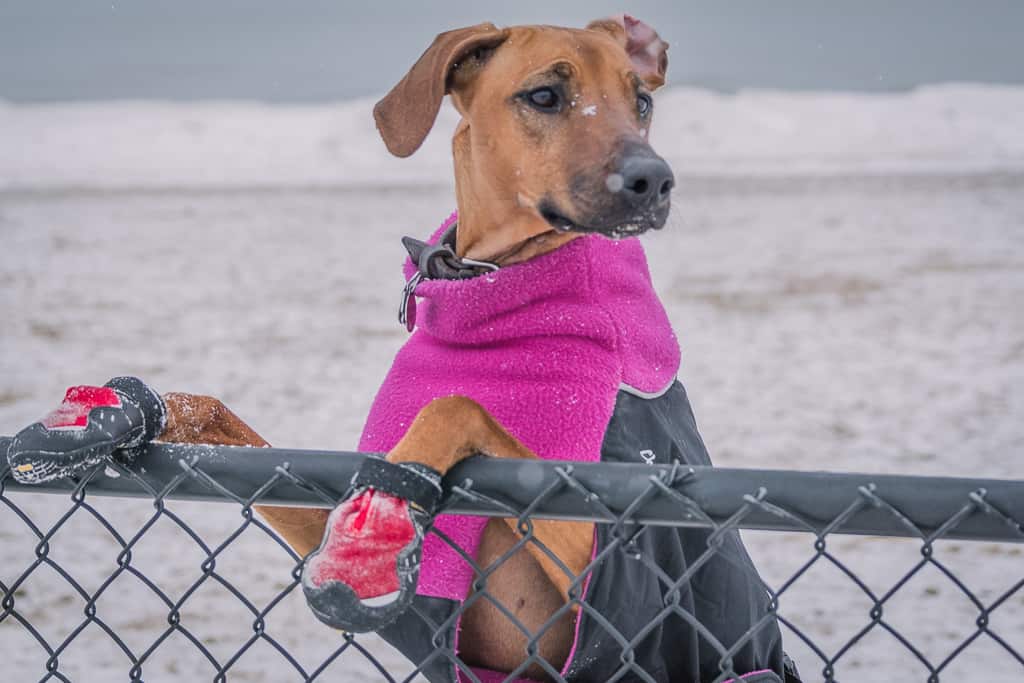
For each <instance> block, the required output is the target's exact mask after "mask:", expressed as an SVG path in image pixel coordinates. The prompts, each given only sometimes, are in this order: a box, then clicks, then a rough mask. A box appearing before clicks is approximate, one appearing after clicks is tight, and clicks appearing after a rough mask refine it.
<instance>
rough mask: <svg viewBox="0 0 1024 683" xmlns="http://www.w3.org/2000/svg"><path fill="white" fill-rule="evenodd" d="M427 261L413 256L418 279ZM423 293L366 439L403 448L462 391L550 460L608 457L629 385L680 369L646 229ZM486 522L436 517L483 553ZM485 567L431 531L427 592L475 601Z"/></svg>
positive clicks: (656, 384) (654, 384)
mask: <svg viewBox="0 0 1024 683" xmlns="http://www.w3.org/2000/svg"><path fill="white" fill-rule="evenodd" d="M455 220H456V215H455V214H452V216H451V217H449V218H448V220H447V221H445V222H444V223H443V224H442V225H441V227H440V228H439V229H438V230H437V232H435V233H434V235H433V237H432V238H431V242H436V240H437V239H439V237H440V235H441V234H442V233H443V232H444V231H445V230H446V229H447V228H448V227H450V226H451V225H452V223H454V222H455ZM415 272H416V268H415V266H414V265H413V263H412V262H411V261H410V260H408V259H407V260H406V263H405V276H406V279H409V278H411V277H412V275H413V274H414V273H415ZM415 294H416V296H417V297H419V298H420V299H421V300H420V302H419V305H418V314H417V329H416V330H415V331H414V332H413V334H412V336H411V337H410V338H409V340H408V341H407V342H406V344H405V345H404V346H403V347H402V349H401V350H400V351H399V352H398V355H397V356H396V358H395V362H394V364H393V365H392V367H391V371H390V372H389V373H388V375H387V378H386V379H385V380H384V384H383V386H382V387H381V390H380V392H379V393H378V394H377V397H376V399H375V400H374V403H373V406H372V408H371V409H370V415H369V417H368V419H367V422H366V426H365V428H364V430H363V435H362V439H361V440H360V442H359V450H360V451H364V452H367V451H376V452H385V451H388V450H390V449H391V448H392V447H393V446H394V445H395V444H396V443H397V442H398V440H399V439H400V438H401V437H402V436H403V435H404V434H405V431H406V429H408V427H409V425H410V424H411V423H412V420H413V418H414V417H415V416H416V414H417V413H418V412H419V410H420V409H421V408H422V407H423V406H425V405H426V404H427V403H429V402H430V401H431V400H433V399H435V398H440V397H444V396H453V395H462V396H468V397H469V398H472V399H473V400H475V401H477V402H478V403H480V404H481V405H482V406H483V407H484V408H486V409H487V410H488V411H489V412H490V413H491V414H492V415H493V416H494V417H495V418H496V419H497V420H498V422H500V423H501V424H502V425H503V426H504V427H505V428H506V429H507V430H508V431H509V432H510V433H511V434H512V435H514V436H515V437H516V438H517V439H519V440H520V441H521V442H522V443H523V444H524V445H526V446H527V447H528V448H529V449H531V450H532V451H534V452H535V453H537V454H538V455H539V456H540V457H542V458H551V459H560V460H573V461H597V460H600V453H601V442H602V440H603V438H604V433H605V430H606V428H607V426H608V422H609V420H610V419H611V415H612V411H613V410H614V407H615V397H616V394H617V392H618V391H619V389H620V388H621V387H622V386H623V385H627V386H629V387H632V388H633V389H634V390H638V391H640V392H645V393H657V392H661V391H662V390H663V389H665V388H666V387H667V386H668V385H669V384H670V383H671V382H672V381H673V380H674V378H675V376H676V372H677V370H678V368H679V346H678V344H677V342H676V338H675V335H674V334H673V332H672V329H671V326H670V325H669V322H668V317H667V316H666V314H665V310H664V308H663V307H662V305H661V302H660V301H659V300H658V297H657V295H656V294H655V293H654V289H653V287H652V285H651V278H650V273H649V272H648V269H647V261H646V258H645V257H644V252H643V248H642V247H641V245H640V242H639V241H638V240H637V239H636V238H632V239H625V240H621V241H612V240H609V239H607V238H605V237H601V236H598V235H587V236H584V237H580V238H577V239H575V240H573V241H572V242H569V243H568V244H566V245H565V246H563V247H561V248H559V249H556V250H555V251H552V252H549V253H546V254H543V255H541V256H538V257H536V258H534V259H531V260H529V261H526V262H524V263H519V264H515V265H512V266H508V267H506V268H502V269H500V270H497V271H494V272H491V273H486V274H484V275H480V276H478V277H475V278H472V279H468V280H425V281H423V282H421V283H420V284H419V286H418V287H417V288H416V292H415ZM486 523H487V520H486V519H485V518H483V517H464V516H451V515H442V516H439V517H438V518H437V520H436V521H435V527H436V528H438V529H439V530H440V531H442V532H444V533H445V534H446V535H447V536H448V537H449V538H451V539H452V540H453V541H454V542H455V543H457V544H458V545H459V546H460V547H461V548H463V549H464V550H465V551H466V553H468V554H469V555H470V556H474V555H475V553H476V550H477V547H478V545H479V542H480V536H481V533H482V532H483V528H484V526H485V525H486ZM472 579H473V571H472V569H471V568H470V566H469V565H467V564H466V563H465V562H464V561H463V560H462V559H461V557H460V556H459V555H458V553H456V552H455V551H454V550H452V549H451V548H450V547H449V546H448V545H447V544H445V543H444V542H443V541H441V540H440V539H439V538H438V537H437V536H435V535H433V534H428V535H427V537H426V539H425V541H424V546H423V563H422V565H421V571H420V580H419V589H418V592H419V594H421V595H428V596H435V597H442V598H448V599H451V600H457V601H462V600H464V599H465V598H466V596H467V593H468V591H469V587H470V583H471V581H472Z"/></svg>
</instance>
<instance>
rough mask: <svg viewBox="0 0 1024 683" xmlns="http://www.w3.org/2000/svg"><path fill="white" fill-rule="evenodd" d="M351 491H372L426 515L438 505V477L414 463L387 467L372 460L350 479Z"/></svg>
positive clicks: (360, 467) (440, 491) (382, 460)
mask: <svg viewBox="0 0 1024 683" xmlns="http://www.w3.org/2000/svg"><path fill="white" fill-rule="evenodd" d="M352 487H353V488H354V489H362V488H372V489H373V490H375V491H380V492H381V493H387V494H390V495H392V496H397V497H398V498H401V499H402V500H407V501H409V502H410V503H412V504H413V505H415V506H416V507H418V508H420V509H421V510H423V511H424V512H426V513H427V514H433V512H434V511H435V510H436V509H437V505H438V503H439V502H441V494H442V489H441V473H440V472H438V471H437V470H435V469H433V468H432V467H428V466H427V465H421V464H420V463H417V462H403V463H397V464H396V463H390V462H388V461H387V460H384V458H383V457H381V456H371V457H368V458H366V459H365V460H363V464H362V465H360V466H359V469H358V470H356V473H355V475H354V476H353V477H352Z"/></svg>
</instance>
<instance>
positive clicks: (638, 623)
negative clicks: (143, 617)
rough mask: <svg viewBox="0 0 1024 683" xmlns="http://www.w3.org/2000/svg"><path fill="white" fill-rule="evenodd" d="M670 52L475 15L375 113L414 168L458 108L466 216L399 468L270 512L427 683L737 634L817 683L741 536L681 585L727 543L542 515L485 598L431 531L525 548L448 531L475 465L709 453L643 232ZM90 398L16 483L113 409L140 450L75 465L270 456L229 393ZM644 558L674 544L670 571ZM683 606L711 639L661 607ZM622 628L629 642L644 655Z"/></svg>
mask: <svg viewBox="0 0 1024 683" xmlns="http://www.w3.org/2000/svg"><path fill="white" fill-rule="evenodd" d="M667 48H668V45H667V43H665V42H664V41H663V40H662V39H661V38H660V37H659V36H658V34H657V32H656V31H654V30H653V29H652V28H650V27H649V26H647V25H646V24H644V23H643V22H641V21H639V20H637V19H634V18H633V17H630V16H628V15H621V16H618V17H612V18H608V19H602V20H598V21H595V22H592V23H591V24H589V25H588V26H587V27H586V28H585V29H570V28H559V27H550V26H519V27H511V28H497V27H495V26H493V25H491V24H480V25H477V26H471V27H467V28H461V29H456V30H452V31H449V32H446V33H443V34H441V35H439V36H437V38H436V39H435V40H434V42H433V44H432V45H430V47H429V48H427V50H426V51H425V52H424V53H423V55H422V56H421V57H420V59H419V60H418V61H417V62H416V63H415V64H414V65H413V66H412V68H411V69H410V70H409V72H408V73H407V74H406V75H405V77H404V78H402V80H401V81H400V82H399V83H398V84H397V85H396V86H395V87H394V88H393V89H392V90H391V91H390V92H389V93H388V94H387V95H386V96H385V97H384V98H383V99H382V100H381V101H380V102H379V103H378V104H377V105H376V107H375V109H374V117H375V119H376V123H377V127H378V129H379V131H380V133H381V136H382V137H383V140H384V143H385V144H386V146H387V148H388V150H389V151H390V152H391V153H393V154H395V155H396V156H399V157H407V156H409V155H411V154H412V153H414V152H415V151H416V149H417V148H418V147H419V146H420V145H421V143H422V142H423V140H424V138H425V137H426V136H427V134H428V133H429V131H430V129H431V128H432V126H433V124H434V120H435V118H436V116H437V113H438V111H439V109H440V107H441V104H442V101H443V99H444V98H445V96H450V98H451V102H452V104H453V105H454V107H455V109H456V110H457V111H458V113H459V114H460V115H461V120H460V122H459V124H458V126H457V128H456V131H455V134H454V138H453V142H452V150H453V157H454V168H455V190H456V200H457V209H458V210H457V213H456V214H454V215H453V216H452V217H451V218H449V219H448V220H447V221H445V222H444V223H443V224H442V225H441V228H440V229H439V230H438V231H437V232H436V233H435V234H434V235H433V237H432V238H431V239H429V240H426V241H420V240H416V239H411V238H410V239H407V240H406V241H405V244H406V248H407V250H408V251H409V259H408V260H407V262H406V265H405V274H406V277H407V283H408V284H407V286H406V291H405V292H404V293H403V297H402V302H401V303H402V317H403V319H404V320H405V321H406V323H407V326H408V327H409V329H410V331H412V330H413V329H414V328H416V329H415V332H414V333H413V335H412V337H411V338H410V340H409V343H408V344H407V345H406V347H404V348H403V349H402V351H401V352H400V353H399V355H398V357H397V358H396V360H395V365H394V366H393V367H392V369H391V372H390V373H389V375H388V378H387V379H386V380H385V383H384V386H383V387H382V390H381V393H380V394H379V395H378V397H377V399H376V401H375V402H374V406H373V408H372V409H371V414H370V416H369V418H368V421H367V425H366V428H365V430H364V434H363V438H362V440H361V443H360V450H362V451H367V452H379V453H380V454H381V457H379V458H369V459H367V461H366V464H365V465H364V466H363V467H362V468H361V469H360V472H359V473H357V475H356V477H355V479H354V480H353V482H352V486H351V490H350V493H349V495H348V496H347V497H346V499H345V500H344V501H343V502H342V503H341V504H340V505H339V506H338V507H337V508H336V509H335V510H334V511H332V512H328V511H325V510H317V509H308V508H285V507H267V506H264V507H258V508H257V510H258V512H259V513H260V514H261V515H262V516H263V517H265V518H266V520H267V521H268V522H269V524H270V525H271V526H272V527H273V528H274V529H275V531H276V532H277V533H278V534H280V535H281V536H282V537H283V538H284V539H285V540H286V541H287V542H288V543H289V544H290V545H291V547H292V548H294V549H295V551H296V552H297V553H299V554H300V555H302V556H306V557H307V561H306V564H305V569H304V572H303V580H302V583H303V589H304V591H305V594H306V597H307V599H308V601H309V603H310V606H311V608H312V609H313V611H314V613H315V614H316V615H317V616H318V617H319V618H320V619H321V620H323V621H325V622H326V623H328V624H330V625H332V626H335V627H337V628H343V629H346V630H350V631H367V630H372V631H377V632H378V633H380V634H381V635H382V636H383V637H384V638H385V639H387V640H389V641H390V642H392V643H393V644H394V645H395V646H396V647H398V649H400V650H401V651H402V652H403V653H404V654H406V655H407V656H408V657H409V658H410V659H411V660H412V661H414V662H415V663H416V664H418V665H419V666H421V667H422V671H423V673H424V675H425V676H426V677H427V678H428V679H429V680H431V681H445V682H450V681H457V680H466V674H467V673H468V672H472V673H473V674H474V675H475V676H477V677H478V678H479V679H480V680H484V681H489V680H503V679H504V678H505V676H506V675H507V674H508V673H509V672H511V675H512V676H513V677H514V678H515V679H516V680H535V681H544V680H550V679H552V678H553V677H555V676H556V675H561V676H564V677H565V678H566V679H568V680H574V681H599V680H607V679H610V678H617V679H621V680H634V679H636V678H638V676H637V675H636V673H635V669H633V670H631V668H630V667H635V668H641V669H643V670H644V671H645V672H646V675H647V676H648V677H649V679H651V680H656V681H666V682H668V681H704V680H710V679H711V678H715V677H716V676H718V674H719V671H720V670H721V667H720V666H719V665H720V663H721V662H720V659H721V656H720V653H719V651H717V650H715V649H714V648H713V647H712V646H711V644H710V640H709V639H708V637H707V635H706V633H711V634H713V635H714V638H716V639H717V640H718V641H720V642H721V643H723V644H724V646H725V647H730V646H731V645H732V644H733V643H736V642H741V639H742V642H741V644H740V645H738V646H737V647H736V648H735V651H733V652H731V658H729V659H728V662H727V664H728V667H729V668H730V669H733V670H735V671H738V672H743V673H745V674H746V675H745V676H744V679H745V680H747V681H749V682H750V683H753V682H754V681H789V682H792V681H796V680H797V679H796V674H795V671H794V670H793V669H792V667H791V665H790V663H789V661H788V658H786V657H785V654H784V653H783V652H782V649H781V637H780V635H779V632H778V627H777V624H776V623H775V620H774V617H773V614H772V607H771V605H770V601H769V599H768V597H767V595H766V594H765V592H764V590H763V589H762V584H761V583H760V579H759V578H758V577H757V574H756V571H755V570H754V568H753V565H752V563H751V561H750V559H749V557H748V556H747V554H746V552H745V551H744V549H743V548H742V545H741V543H740V540H739V536H738V534H735V533H734V532H733V533H730V534H726V535H725V536H724V542H723V543H722V546H721V548H720V550H719V552H718V553H717V554H715V555H714V556H713V557H712V558H711V560H710V561H708V562H707V563H706V564H704V565H703V566H701V567H699V568H698V569H696V570H695V571H694V573H693V576H692V578H691V580H690V581H689V583H688V584H687V585H686V586H685V587H684V589H681V590H679V591H675V592H672V591H668V592H667V593H666V586H665V581H664V580H663V579H659V578H658V576H659V572H660V573H661V575H662V576H669V577H671V578H672V579H675V578H676V577H677V576H679V575H680V574H681V573H682V572H683V571H686V570H687V567H688V566H689V565H690V564H691V563H692V562H693V561H694V559H695V558H697V557H699V556H700V554H701V553H702V552H703V551H704V550H705V548H706V545H707V542H708V540H709V538H708V532H705V531H699V530H687V531H685V532H683V531H680V530H677V529H672V528H658V529H653V528H652V529H647V530H645V531H644V532H643V533H639V534H636V536H635V537H631V538H620V537H616V536H614V535H613V532H612V531H609V530H608V529H606V528H603V525H602V526H599V527H597V528H595V525H594V524H591V523H584V522H569V521H550V520H534V521H533V523H532V524H533V527H532V533H533V537H534V538H535V539H536V540H537V541H539V544H537V543H532V542H528V543H526V544H525V545H523V546H522V547H521V548H520V549H519V550H518V551H517V552H513V553H512V554H511V555H510V556H509V557H508V558H507V559H504V560H502V561H501V562H500V564H499V565H498V566H497V567H496V568H495V569H494V571H493V573H491V574H490V575H489V576H488V577H487V580H486V585H485V586H482V587H481V586H477V585H476V583H474V577H475V575H474V572H473V569H472V567H471V566H470V565H469V564H467V563H466V562H465V561H463V560H462V559H461V558H460V556H459V555H458V554H457V553H456V552H455V551H453V550H452V549H451V548H449V547H448V546H446V545H445V544H444V543H443V542H441V541H440V540H439V539H438V538H437V536H436V535H432V534H426V531H427V530H428V529H429V528H430V527H431V526H432V525H433V528H434V529H435V530H441V531H442V532H443V533H444V535H445V536H447V537H448V538H451V539H452V540H454V541H456V542H458V543H459V545H460V546H461V547H462V548H463V549H464V550H465V551H466V552H467V553H468V554H470V556H472V557H475V561H476V563H477V564H478V565H479V566H481V567H484V568H488V567H491V566H492V565H494V564H495V562H497V561H499V559H500V558H503V557H504V556H505V555H507V554H508V553H509V551H510V550H512V549H513V548H514V547H515V546H516V544H517V543H518V542H519V539H520V534H519V529H518V528H517V522H516V520H511V519H491V520H489V521H488V520H483V519H473V520H470V519H469V518H452V517H450V516H445V515H441V516H440V517H438V518H437V519H436V520H435V519H433V514H434V512H435V511H436V506H437V503H438V499H439V496H440V490H441V489H440V480H441V478H442V477H443V476H444V475H445V473H447V472H448V471H449V470H450V469H451V468H452V467H453V466H455V465H456V464H457V463H459V462H460V461H462V460H463V459H465V458H468V457H472V456H479V455H483V456H487V457H496V458H523V459H534V458H538V457H543V458H566V459H570V460H579V461H586V460H591V461H593V460H597V459H601V460H605V461H612V462H647V463H648V464H652V463H655V462H657V463H665V464H667V463H672V462H679V463H683V464H699V465H707V464H710V460H709V459H708V457H707V452H706V450H705V448H704V445H703V443H702V442H701V440H700V436H699V434H698V433H697V431H696V424H695V421H694V419H693V415H692V412H691V410H690V407H689V403H688V399H687V397H686V393H685V390H683V388H682V385H681V384H679V382H678V381H677V380H676V372H677V369H678V366H679V349H678V345H677V343H676V340H675V336H674V334H673V333H672V331H671V327H670V326H669V323H668V319H667V316H666V315H665V312H664V309H663V308H662V307H661V304H660V302H659V301H658V299H657V296H656V295H655V293H654V291H653V288H652V286H651V283H650V276H649V274H648V272H647V266H646V262H645V260H644V256H643V251H642V248H641V246H640V245H639V243H638V241H637V240H635V239H631V238H633V237H636V236H637V235H639V234H641V233H644V232H646V231H648V230H657V229H660V228H662V227H663V226H664V225H665V222H666V219H667V216H668V213H669V209H670V205H671V192H672V189H673V186H674V183H675V179H674V176H673V173H672V170H671V169H670V167H669V165H668V164H667V163H666V162H665V161H664V160H663V159H662V158H661V157H660V156H658V155H657V154H656V153H655V152H654V150H653V149H652V147H651V145H650V143H649V139H648V138H649V130H650V122H651V118H652V116H653V109H654V103H653V99H652V93H653V92H654V91H655V90H656V89H658V88H659V87H661V86H662V85H663V84H664V82H665V74H666V70H667V67H668V57H667ZM418 300H419V302H420V303H419V304H417V301H418ZM417 319H418V321H419V325H417ZM136 382H137V381H136ZM76 392H77V393H75V394H74V395H72V393H71V392H69V394H68V397H66V399H65V403H64V404H62V408H61V409H60V410H59V411H57V413H55V414H54V415H51V416H50V417H48V418H47V420H44V421H43V423H41V425H42V427H39V426H34V427H35V428H36V431H35V432H33V433H32V434H26V435H24V436H23V437H22V436H21V435H19V438H21V441H20V442H19V446H18V449H19V450H18V453H20V455H18V456H17V457H16V454H15V450H16V449H15V448H14V447H12V451H11V460H12V467H13V468H14V471H15V474H16V476H17V475H19V474H20V476H22V477H24V478H31V476H33V474H32V473H33V471H35V472H36V474H37V475H39V476H43V474H42V473H43V472H44V470H45V472H47V474H46V476H50V475H51V474H52V472H51V471H50V470H46V466H45V463H43V462H42V457H41V456H40V455H39V454H40V453H43V452H47V451H46V448H42V447H39V448H35V450H33V446H32V438H39V439H43V438H51V436H52V434H51V433H50V432H47V431H46V429H48V428H49V429H53V428H55V427H61V428H69V427H70V426H72V425H76V426H77V427H79V428H83V429H87V428H90V425H91V422H89V420H90V419H92V418H91V417H89V416H91V415H92V414H93V411H104V410H105V411H115V412H116V411H120V410H124V411H129V412H131V411H132V410H136V407H137V412H139V414H140V415H157V417H150V418H149V419H148V422H147V421H146V420H142V422H145V423H146V424H145V426H144V427H138V428H136V429H135V431H134V432H131V434H130V435H129V436H125V437H123V438H121V439H120V441H118V440H117V439H113V438H108V439H105V440H104V439H100V441H101V442H102V443H101V444H100V445H99V446H96V447H95V448H93V449H92V450H90V451H88V453H89V456H88V457H85V456H83V455H82V453H84V452H85V449H83V448H78V450H77V451H76V453H77V455H75V456H74V458H71V459H70V460H69V459H68V458H65V459H64V460H62V461H61V462H62V466H63V469H60V468H57V469H59V470H60V472H61V473H62V474H66V473H67V472H68V467H69V466H70V465H69V463H71V461H72V460H74V467H80V466H85V465H82V463H85V464H90V463H92V462H95V461H97V459H98V458H100V457H103V456H104V455H105V454H107V453H109V451H110V450H111V448H112V447H113V446H118V447H123V446H124V445H125V444H128V443H130V444H137V443H141V442H142V441H144V440H146V439H153V438H155V439H158V440H162V441H170V442H184V443H204V444H220V445H238V446H242V445H244V446H256V447H261V446H267V445H268V444H267V443H266V441H264V440H263V439H262V438H261V437H260V436H259V435H258V434H257V433H256V432H255V431H253V430H252V429H251V428H250V427H249V426H248V425H246V424H245V423H244V422H243V421H242V420H241V419H239V418H238V417H237V416H236V415H234V414H233V413H232V412H231V411H230V410H229V409H228V408H227V407H225V406H224V405H223V404H222V403H221V402H220V401H218V400H216V399H214V398H210V397H205V396H197V395H192V394H184V393H169V394H164V395H163V396H156V395H155V394H154V393H153V392H152V391H151V390H149V389H148V388H146V387H144V385H143V386H142V387H141V388H140V387H139V386H136V385H135V384H134V383H133V381H130V380H125V379H123V378H121V379H119V380H114V381H112V383H110V386H109V387H106V388H77V390H76ZM139 397H141V398H139ZM158 404H159V406H158V408H159V409H158V410H157V409H153V410H148V409H147V406H149V407H150V408H152V407H153V406H157V405H158ZM154 410H155V412H154ZM118 415H120V413H118ZM118 419H121V418H120V417H118ZM111 420H112V421H113V418H111ZM126 424H127V423H126ZM136 424H141V423H139V421H138V420H136ZM54 433H55V432H54ZM108 436H109V435H108ZM53 438H57V437H53ZM61 438H63V437H61ZM97 443H99V442H97ZM57 450H59V449H55V448H50V449H49V451H48V452H50V453H51V454H52V452H56V451H57ZM65 450H67V449H65ZM68 452H70V451H68ZM26 453H27V454H29V455H25V454H26ZM33 453H35V455H34V456H33V455H32V454H33ZM33 457H34V458H35V460H33ZM62 457H63V456H62ZM75 458H77V459H75ZM33 468H34V469H33ZM56 471H57V470H56V469H55V470H53V472H56ZM641 555H643V556H646V557H654V558H658V559H657V562H658V569H657V570H654V569H652V568H651V567H649V566H647V565H645V564H644V563H643V562H641V561H639V560H637V559H636V557H639V556H641ZM599 558H600V559H599ZM592 561H594V562H595V564H594V565H593V566H591V564H592ZM585 572H589V574H590V575H589V578H588V579H587V581H586V583H585V584H583V585H582V586H581V584H580V582H579V581H576V577H578V576H581V575H583V574H584V573H585ZM484 588H485V589H486V595H485V594H484V593H483V591H482V589H484ZM673 605H674V606H676V607H680V608H681V609H683V610H686V611H687V612H689V613H690V614H693V615H695V616H696V617H697V618H698V619H699V621H700V622H701V623H702V624H703V625H704V627H705V629H706V633H705V632H701V631H700V630H699V629H697V628H695V627H694V626H693V625H692V624H691V623H690V622H689V621H687V620H686V619H685V618H681V617H680V616H678V615H677V614H668V615H666V612H665V610H666V606H673ZM581 606H589V607H590V608H592V609H589V610H588V609H582V608H581ZM594 609H600V610H606V611H603V612H602V613H603V614H604V615H605V616H604V617H603V618H601V619H597V618H594V617H593V614H592V612H593V610H594ZM460 615H461V617H460ZM509 615H513V616H514V618H515V620H517V621H518V622H519V624H520V625H521V627H519V626H516V625H515V624H514V623H513V620H512V619H510V618H509ZM652 624H653V626H652ZM752 627H753V628H752ZM751 628H752V631H753V632H754V635H753V636H750V637H746V638H744V637H743V634H744V633H745V632H746V631H747V630H748V629H751ZM623 638H625V640H633V641H634V642H633V643H632V655H625V654H624V648H623V646H622V642H623V641H622V639H623ZM439 649H448V650H450V651H455V652H457V653H458V659H459V660H460V662H454V661H452V659H451V658H450V657H443V656H438V655H437V651H438V650H439ZM630 657H632V659H631V658H630ZM723 661H724V660H723ZM631 671H632V672H631ZM747 672H749V673H747ZM645 680H646V679H645Z"/></svg>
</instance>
